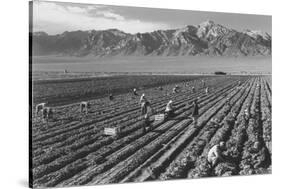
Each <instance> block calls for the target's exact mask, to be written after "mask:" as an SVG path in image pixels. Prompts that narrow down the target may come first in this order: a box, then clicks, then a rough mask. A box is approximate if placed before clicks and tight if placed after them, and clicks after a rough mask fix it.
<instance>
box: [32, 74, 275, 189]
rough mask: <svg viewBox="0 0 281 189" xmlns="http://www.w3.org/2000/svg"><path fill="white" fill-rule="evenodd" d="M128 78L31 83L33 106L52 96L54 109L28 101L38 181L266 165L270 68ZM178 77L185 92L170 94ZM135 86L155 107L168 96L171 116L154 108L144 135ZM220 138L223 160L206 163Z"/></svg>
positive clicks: (152, 176) (109, 179) (79, 181)
mask: <svg viewBox="0 0 281 189" xmlns="http://www.w3.org/2000/svg"><path fill="white" fill-rule="evenodd" d="M124 78H128V76H126V77H122V76H116V77H115V76H113V77H105V78H95V79H93V78H90V79H89V78H87V79H77V80H75V79H73V80H72V81H71V82H67V80H54V81H37V83H35V84H34V88H33V98H34V105H35V104H36V103H38V102H43V101H45V100H46V101H50V100H51V99H54V100H53V101H52V102H50V104H51V105H53V106H54V110H55V113H54V117H53V119H52V120H50V121H49V122H48V123H46V122H43V121H42V118H41V116H40V115H39V116H37V115H35V112H34V107H32V110H33V112H32V120H31V121H32V128H31V138H32V146H31V147H32V149H31V151H32V170H31V171H32V172H33V186H34V187H53V186H57V187H65V186H75V185H85V184H86V185H93V184H108V183H125V182H136V181H151V180H169V179H182V178H187V179H189V178H201V177H211V176H230V175H252V174H269V173H271V166H272V164H271V154H272V148H271V141H272V140H271V106H272V101H271V95H272V87H271V76H239V75H236V76H153V75H152V76H130V77H129V80H125V79H124ZM202 80H204V81H205V82H206V86H207V87H209V90H210V92H209V93H208V94H206V93H205V87H204V86H203V84H202ZM114 81H117V82H116V83H114ZM120 81H121V82H120ZM125 81H126V82H125ZM238 81H240V82H241V84H240V85H239V83H238ZM105 83H109V85H108V86H106V85H105ZM65 84H67V85H65ZM176 84H177V85H178V86H179V87H180V89H181V90H180V92H179V93H172V89H173V88H174V87H175V85H176ZM62 86H67V87H65V88H63V87H62ZM94 86H95V87H96V88H95V89H94V90H91V88H94ZM125 86H127V87H125ZM133 86H137V88H138V92H139V94H142V93H145V94H146V97H147V98H148V99H149V101H150V102H151V105H152V107H153V108H154V110H155V114H159V113H162V112H163V111H164V109H165V106H166V104H167V102H168V101H169V100H173V102H174V105H175V109H176V111H175V117H173V118H171V119H167V120H162V121H153V119H154V116H153V115H151V117H150V119H151V121H152V123H151V126H150V129H149V130H148V131H147V132H145V133H144V132H143V131H142V128H143V125H144V124H145V123H144V120H143V117H142V116H141V112H140V105H139V98H140V96H134V95H133V94H132V92H130V90H131V88H133ZM159 86H161V87H163V90H159ZM191 86H195V92H192V91H191V90H190V88H191ZM108 88H110V93H113V94H114V100H113V101H109V99H108V96H107V94H108V93H109V91H107V89H108ZM66 89H67V90H66ZM102 94H106V95H102ZM85 99H86V100H89V102H90V103H91V108H90V110H89V113H88V114H87V115H84V114H81V113H80V112H79V103H77V102H79V101H80V100H85ZM194 99H198V104H199V118H198V123H197V125H194V123H193V122H192V120H191V119H189V118H188V116H190V115H191V113H192V105H191V102H192V101H193V100H194ZM227 99H229V104H228V103H226V102H227ZM60 101H63V103H60ZM246 112H247V113H246ZM105 127H110V128H118V129H120V134H119V135H118V136H106V135H104V133H103V131H104V128H105ZM219 141H224V142H225V143H226V146H227V150H226V151H225V152H224V155H225V156H226V161H224V162H220V163H218V164H217V165H216V166H215V167H210V166H209V164H208V163H207V160H206V156H207V153H208V150H209V149H210V148H211V147H212V146H213V145H214V144H217V143H218V142H219ZM256 144H258V145H256Z"/></svg>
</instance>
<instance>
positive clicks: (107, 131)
mask: <svg viewBox="0 0 281 189" xmlns="http://www.w3.org/2000/svg"><path fill="white" fill-rule="evenodd" d="M119 132H120V129H119V128H104V134H105V135H109V136H116V135H118V133H119Z"/></svg>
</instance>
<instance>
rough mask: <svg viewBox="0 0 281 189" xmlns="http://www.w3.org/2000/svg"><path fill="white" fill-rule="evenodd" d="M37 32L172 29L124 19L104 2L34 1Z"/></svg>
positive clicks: (158, 24) (34, 19) (35, 28)
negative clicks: (95, 3)
mask: <svg viewBox="0 0 281 189" xmlns="http://www.w3.org/2000/svg"><path fill="white" fill-rule="evenodd" d="M33 26H34V31H45V32H47V33H49V34H58V33H62V32H64V31H74V30H92V29H95V30H104V29H110V28H117V29H120V30H122V31H124V32H128V33H137V32H150V31H154V30H158V29H167V28H169V25H168V24H165V23H160V22H147V21H142V20H138V19H130V18H125V17H124V16H122V15H120V14H118V13H117V12H115V11H114V10H112V9H110V8H108V7H106V6H102V5H85V6H82V5H80V4H70V3H67V4H66V3H65V4H63V3H59V4H56V3H53V2H40V1H35V2H34V8H33Z"/></svg>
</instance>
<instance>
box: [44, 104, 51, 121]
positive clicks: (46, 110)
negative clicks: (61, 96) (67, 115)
mask: <svg viewBox="0 0 281 189" xmlns="http://www.w3.org/2000/svg"><path fill="white" fill-rule="evenodd" d="M52 117H53V109H52V108H50V107H44V108H43V119H44V120H47V122H48V120H49V119H51V118H52Z"/></svg>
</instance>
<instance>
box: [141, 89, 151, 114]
mask: <svg viewBox="0 0 281 189" xmlns="http://www.w3.org/2000/svg"><path fill="white" fill-rule="evenodd" d="M140 104H141V115H145V114H146V113H147V108H148V107H150V108H151V106H150V102H149V101H148V100H147V99H146V98H145V94H142V95H141V97H140Z"/></svg>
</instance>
